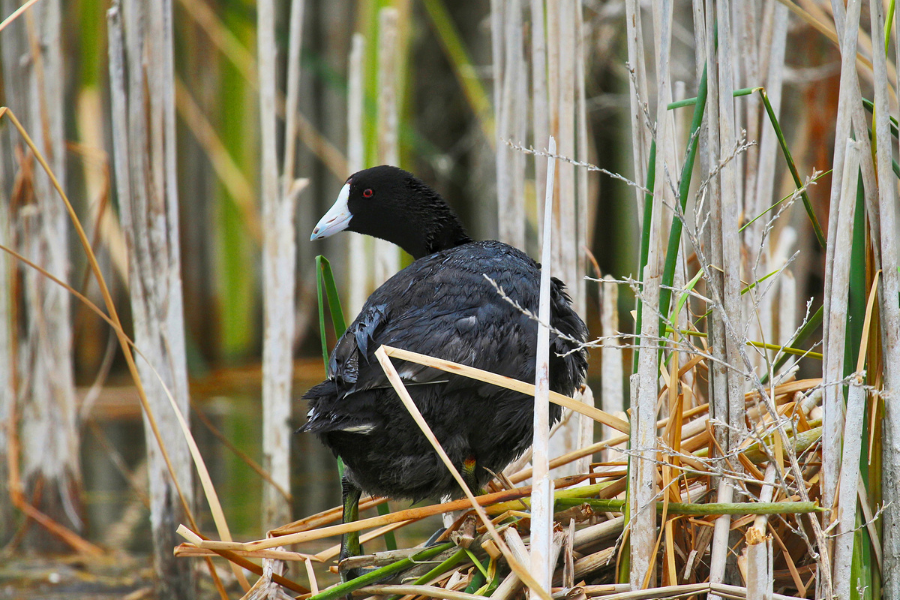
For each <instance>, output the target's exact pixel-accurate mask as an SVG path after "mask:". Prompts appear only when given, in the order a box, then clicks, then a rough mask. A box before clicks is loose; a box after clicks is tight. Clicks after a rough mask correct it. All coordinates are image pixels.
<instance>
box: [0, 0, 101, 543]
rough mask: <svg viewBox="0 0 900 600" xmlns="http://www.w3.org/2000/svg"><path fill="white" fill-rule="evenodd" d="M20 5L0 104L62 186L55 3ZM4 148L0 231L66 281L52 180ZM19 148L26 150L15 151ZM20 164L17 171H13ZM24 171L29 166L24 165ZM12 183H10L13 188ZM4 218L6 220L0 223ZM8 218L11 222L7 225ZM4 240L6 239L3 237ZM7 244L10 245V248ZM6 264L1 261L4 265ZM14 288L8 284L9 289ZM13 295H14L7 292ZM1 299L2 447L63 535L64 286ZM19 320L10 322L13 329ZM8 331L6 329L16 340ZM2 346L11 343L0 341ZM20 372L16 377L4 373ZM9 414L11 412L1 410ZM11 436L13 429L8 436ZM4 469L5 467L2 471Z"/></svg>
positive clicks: (68, 393) (63, 233)
mask: <svg viewBox="0 0 900 600" xmlns="http://www.w3.org/2000/svg"><path fill="white" fill-rule="evenodd" d="M18 4H19V3H18V2H4V3H3V12H4V14H10V17H9V18H8V19H6V20H4V23H3V26H4V27H5V26H6V25H8V24H10V23H13V22H14V21H15V18H16V16H18V15H21V18H20V20H19V21H18V22H17V23H15V25H14V26H12V27H10V29H9V30H8V31H7V32H6V33H5V34H4V36H3V48H2V49H3V72H4V89H5V90H7V92H6V94H5V101H6V102H8V103H9V106H10V108H12V109H13V110H15V111H16V112H17V113H18V114H20V115H21V116H22V120H23V121H24V123H25V126H26V128H27V129H28V130H29V131H31V132H32V135H33V136H34V139H35V140H36V144H37V146H38V148H39V149H40V152H41V153H42V154H43V155H44V156H45V157H46V160H47V161H48V163H49V165H50V169H51V170H52V172H53V173H55V174H56V177H57V179H58V180H59V182H60V184H61V185H62V186H65V185H66V162H67V161H66V148H65V141H66V134H65V111H64V102H65V98H64V93H65V85H64V84H65V78H64V73H65V65H64V55H63V40H62V29H61V20H62V14H63V13H62V10H63V9H62V3H61V2H59V0H51V1H49V2H43V3H41V4H38V5H37V6H34V7H33V8H32V9H31V10H29V11H27V12H19V11H17V10H16V9H17V8H19V5H18ZM14 144H15V146H13V145H10V146H4V148H9V149H10V150H13V151H14V152H15V154H17V155H18V156H17V157H16V158H13V156H7V157H4V158H3V160H4V161H8V162H7V163H6V165H7V166H8V167H13V168H15V169H16V173H15V178H14V180H13V181H8V182H7V183H12V184H13V186H12V187H11V188H8V189H7V191H10V192H11V193H12V194H14V197H12V198H10V200H11V201H12V204H11V206H13V207H17V208H16V209H13V210H15V212H14V213H13V212H5V214H4V215H3V216H2V217H0V218H2V220H3V221H4V225H3V226H4V227H7V223H8V224H9V225H8V226H9V227H10V229H9V232H10V233H12V231H13V226H14V227H15V231H17V232H18V235H17V239H16V240H15V242H16V245H17V246H18V248H19V250H20V251H21V252H22V254H24V255H26V256H27V257H29V258H30V259H32V260H33V261H34V262H35V263H36V264H37V265H39V266H40V267H41V268H42V269H44V270H45V271H49V272H51V273H53V274H55V275H57V276H58V277H61V278H62V279H64V280H68V278H69V273H70V271H71V264H70V258H69V245H68V243H69V229H68V226H67V218H66V212H65V206H64V205H63V204H61V203H60V202H59V198H57V197H56V194H55V192H54V190H53V185H52V182H51V179H50V176H49V175H48V174H47V173H46V172H45V171H43V170H42V169H40V168H35V166H34V157H33V156H31V155H30V154H29V153H28V151H27V150H25V149H24V148H23V147H22V146H20V145H19V144H16V143H15V142H14ZM23 150H24V151H23ZM16 163H18V164H16ZM29 164H30V165H32V166H31V167H29ZM17 181H18V184H16V182H17ZM7 218H9V219H10V220H9V221H6V219H7ZM13 218H15V221H13ZM8 241H10V242H12V241H13V240H12V239H11V238H9V239H8ZM8 247H9V246H8ZM4 260H8V259H6V258H5V259H4ZM9 283H12V282H9ZM17 288H18V289H19V290H20V295H19V298H14V297H13V296H11V295H10V294H11V293H12V292H14V291H15V290H17ZM3 293H5V294H6V295H7V298H6V300H7V301H11V302H12V304H11V305H10V306H12V307H13V310H15V311H16V313H17V314H9V313H7V315H8V316H9V317H10V318H16V321H7V324H6V326H7V327H21V328H22V334H21V335H19V336H17V337H18V339H17V343H16V346H17V348H16V349H15V351H14V352H10V353H9V354H7V355H6V358H7V360H16V361H17V363H18V364H17V365H16V364H11V363H7V365H6V366H7V367H8V368H10V372H9V379H7V382H8V384H7V385H10V386H11V384H12V381H14V380H18V381H19V382H20V383H19V389H17V390H11V389H10V393H12V392H13V391H15V392H17V393H18V396H15V395H8V396H7V397H6V398H5V400H4V403H5V404H6V403H11V402H16V401H18V402H19V403H20V405H19V406H18V407H17V409H15V410H18V417H17V418H18V422H17V423H11V424H10V426H14V427H16V426H17V427H19V432H18V439H19V443H20V444H21V456H15V455H14V454H13V453H12V452H11V451H10V450H11V449H10V450H7V451H4V454H6V453H7V452H9V456H8V458H9V459H10V460H20V461H21V477H22V483H23V485H24V489H23V490H22V492H23V493H24V494H25V497H26V498H28V499H29V501H30V502H32V503H33V504H34V509H35V510H37V511H39V512H41V513H42V514H44V515H46V517H47V518H49V519H50V520H51V521H55V522H58V523H59V524H60V525H62V526H64V527H65V528H67V529H71V530H73V531H76V532H80V531H82V530H83V529H84V523H83V522H82V519H83V517H84V514H83V507H82V500H81V489H82V475H81V466H80V463H79V454H80V446H81V443H80V439H79V432H78V422H77V408H76V398H75V381H74V372H73V364H72V363H73V361H72V358H73V356H72V341H73V340H72V329H71V307H70V302H69V296H68V294H67V293H66V291H65V289H64V288H62V287H60V286H57V285H55V284H53V283H51V282H50V281H49V280H47V279H46V278H45V277H44V275H42V274H41V273H40V272H39V271H38V270H35V269H25V270H24V272H23V274H22V279H21V281H20V283H19V284H18V285H8V286H7V287H5V288H4V291H3ZM17 322H18V325H16V323H17ZM15 331H16V330H15V329H12V331H11V333H13V334H14V332H15ZM2 343H4V344H9V343H10V340H9V338H8V337H7V338H6V340H5V341H4V342H2ZM16 367H18V373H17V374H16V375H13V372H12V370H13V369H15V368H16ZM0 410H2V411H3V412H5V413H6V414H7V415H9V414H12V413H13V411H14V409H13V408H12V407H10V406H9V404H6V409H5V410H3V409H0ZM7 435H8V436H10V439H11V438H12V437H14V434H13V432H8V433H7ZM10 469H11V467H10ZM22 535H23V537H24V545H25V547H26V548H28V549H31V550H34V551H38V552H63V551H67V550H68V545H67V544H65V543H64V542H61V541H60V540H59V539H58V538H57V537H56V536H55V535H52V534H48V532H47V530H46V529H45V527H31V528H28V529H26V530H24V531H23V533H22Z"/></svg>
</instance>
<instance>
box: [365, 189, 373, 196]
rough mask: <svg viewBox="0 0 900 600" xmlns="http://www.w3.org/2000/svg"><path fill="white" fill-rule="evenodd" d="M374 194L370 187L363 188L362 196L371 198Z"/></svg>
mask: <svg viewBox="0 0 900 600" xmlns="http://www.w3.org/2000/svg"><path fill="white" fill-rule="evenodd" d="M374 194H375V192H373V191H372V190H371V189H366V190H363V198H371V197H372V196H373V195H374Z"/></svg>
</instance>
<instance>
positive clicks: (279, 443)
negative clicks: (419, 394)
mask: <svg viewBox="0 0 900 600" xmlns="http://www.w3.org/2000/svg"><path fill="white" fill-rule="evenodd" d="M301 4H302V3H301ZM295 5H296V3H295ZM302 16H303V13H302V7H300V8H299V9H298V8H297V7H296V6H295V7H294V9H293V10H292V17H291V21H292V22H291V26H290V28H291V36H292V39H291V40H290V41H289V44H290V50H289V64H288V81H289V82H291V83H293V84H294V85H298V81H299V68H300V65H299V46H298V44H299V35H300V31H299V30H300V29H301V26H302ZM257 18H258V25H257V32H258V33H257V44H258V53H259V59H258V61H259V66H260V68H259V76H260V81H259V107H260V133H261V138H262V139H261V141H260V144H261V151H262V152H261V154H262V156H261V161H262V162H261V165H260V173H261V178H262V192H261V200H262V211H263V218H262V222H263V224H264V230H265V236H264V238H263V290H264V294H263V301H264V306H263V313H264V315H265V320H264V321H265V323H264V332H263V394H262V395H263V436H262V437H263V468H264V469H265V470H266V471H268V472H269V473H270V474H271V476H272V478H273V480H274V481H276V482H277V483H278V485H279V486H281V487H282V488H284V489H290V464H291V461H290V440H291V428H290V424H289V422H290V416H291V370H292V367H293V363H292V360H291V357H292V350H293V344H292V342H293V335H294V291H295V286H296V284H295V271H296V242H295V232H294V198H295V195H294V192H293V190H292V188H293V183H294V177H293V169H294V156H295V148H294V147H293V146H294V139H295V138H294V135H293V133H292V132H288V133H287V135H286V137H285V143H286V144H288V146H289V147H286V148H285V158H284V161H285V162H284V168H285V169H288V168H289V169H290V171H285V172H284V173H283V174H282V175H281V177H279V168H278V149H277V146H278V140H277V135H278V131H277V122H276V118H277V117H276V111H275V105H276V101H275V99H276V95H277V94H276V90H277V87H278V85H277V79H276V78H277V72H278V68H277V64H276V60H275V56H276V46H275V4H274V2H273V1H272V0H263V1H262V2H260V3H259V10H258V13H257ZM298 21H299V23H298ZM297 100H298V97H297V93H296V91H293V92H292V91H291V90H288V114H289V118H288V124H289V125H293V119H292V118H291V117H290V114H291V113H292V112H296V108H297ZM282 178H283V179H282ZM289 520H290V505H289V504H288V503H287V502H286V501H285V499H284V497H283V496H282V495H281V494H280V493H278V489H277V488H276V487H275V486H272V485H268V484H266V485H264V487H263V526H264V527H265V528H266V529H272V528H274V527H277V526H278V525H280V524H281V523H284V522H286V521H289Z"/></svg>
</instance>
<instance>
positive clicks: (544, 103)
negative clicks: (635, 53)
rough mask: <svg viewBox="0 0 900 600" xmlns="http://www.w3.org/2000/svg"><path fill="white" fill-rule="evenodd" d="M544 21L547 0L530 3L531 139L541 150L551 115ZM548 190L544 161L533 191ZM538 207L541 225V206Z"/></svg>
mask: <svg viewBox="0 0 900 600" xmlns="http://www.w3.org/2000/svg"><path fill="white" fill-rule="evenodd" d="M545 21H546V19H545V18H544V0H531V115H532V125H531V129H532V140H533V142H532V143H533V145H534V147H535V148H539V147H540V144H543V143H544V140H546V139H548V137H549V135H550V115H549V110H550V108H549V105H548V98H547V34H546V23H545ZM546 187H547V166H546V165H545V164H544V163H543V162H541V161H535V164H534V189H536V190H543V189H546ZM537 204H538V219H539V220H538V222H540V215H541V207H540V203H537Z"/></svg>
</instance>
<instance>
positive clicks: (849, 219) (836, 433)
mask: <svg viewBox="0 0 900 600" xmlns="http://www.w3.org/2000/svg"><path fill="white" fill-rule="evenodd" d="M835 143H840V140H837V141H835ZM844 143H845V145H846V149H845V151H844V173H843V175H842V177H841V180H842V182H843V183H842V185H841V195H840V198H839V200H840V205H839V206H834V207H832V210H833V211H835V212H836V213H838V214H837V229H836V231H835V237H834V238H829V242H828V243H829V245H833V246H834V247H835V248H844V249H846V248H849V247H850V246H851V244H852V242H853V215H854V212H855V209H856V182H857V177H856V174H857V173H858V172H859V144H857V143H856V142H854V141H853V140H850V139H848V140H846V142H844ZM850 255H851V253H850V252H846V251H841V252H835V253H834V264H833V265H832V267H831V269H830V271H831V276H832V281H831V292H832V293H831V301H830V303H829V304H830V309H829V311H828V313H826V314H827V319H828V320H827V323H826V327H827V330H828V340H829V343H828V346H827V347H826V348H825V361H824V365H823V369H822V383H823V385H824V386H825V387H824V390H823V393H824V401H823V406H822V408H823V411H824V413H825V415H824V432H823V436H822V472H823V476H825V477H827V478H828V479H826V481H828V480H830V483H829V484H828V485H827V486H823V494H822V495H823V501H824V506H825V507H826V508H829V509H832V512H831V515H830V517H829V520H831V521H833V520H835V519H836V518H837V512H836V510H834V509H836V508H837V504H836V500H837V494H836V490H837V486H838V473H839V472H840V471H841V442H842V435H841V433H842V431H843V429H844V386H843V385H840V384H839V383H838V382H839V381H841V380H842V379H843V377H844V342H845V339H846V334H847V331H846V330H847V303H848V295H849V289H850ZM851 443H853V442H851ZM857 462H858V459H857ZM857 466H858V465H857ZM855 480H856V476H855V475H854V476H853V481H855ZM848 483H849V486H850V487H852V486H853V483H852V482H845V483H844V485H848ZM826 489H827V490H828V493H829V494H830V495H829V496H825V491H826ZM855 497H856V494H855V493H854V494H853V496H852V498H854V499H855ZM829 500H830V502H831V503H830V504H829V503H828V502H829ZM854 504H855V502H854ZM835 564H837V563H835Z"/></svg>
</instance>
